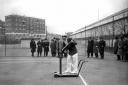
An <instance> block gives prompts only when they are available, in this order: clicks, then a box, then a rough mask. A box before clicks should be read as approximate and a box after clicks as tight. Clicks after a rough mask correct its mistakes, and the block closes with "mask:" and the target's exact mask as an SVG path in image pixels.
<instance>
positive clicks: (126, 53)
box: [114, 34, 128, 61]
mask: <svg viewBox="0 0 128 85" xmlns="http://www.w3.org/2000/svg"><path fill="white" fill-rule="evenodd" d="M114 54H116V55H117V60H121V61H128V34H126V35H121V36H119V37H116V38H115V43H114Z"/></svg>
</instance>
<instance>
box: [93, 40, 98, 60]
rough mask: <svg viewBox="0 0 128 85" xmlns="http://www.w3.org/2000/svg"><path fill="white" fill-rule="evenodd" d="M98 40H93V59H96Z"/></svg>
mask: <svg viewBox="0 0 128 85" xmlns="http://www.w3.org/2000/svg"><path fill="white" fill-rule="evenodd" d="M98 45H99V43H98V40H97V38H96V39H95V40H94V45H93V52H94V53H95V57H96V58H98Z"/></svg>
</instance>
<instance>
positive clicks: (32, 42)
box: [30, 39, 36, 56]
mask: <svg viewBox="0 0 128 85" xmlns="http://www.w3.org/2000/svg"><path fill="white" fill-rule="evenodd" d="M30 49H31V53H32V56H34V53H35V51H36V42H35V41H34V39H31V42H30Z"/></svg>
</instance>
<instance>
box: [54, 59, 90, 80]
mask: <svg viewBox="0 0 128 85" xmlns="http://www.w3.org/2000/svg"><path fill="white" fill-rule="evenodd" d="M85 62H88V61H85V60H84V59H81V60H80V61H79V63H78V68H79V69H78V73H70V74H63V73H62V57H59V72H54V78H58V77H79V73H80V71H81V68H82V66H83V64H84V63H85Z"/></svg>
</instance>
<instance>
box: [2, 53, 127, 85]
mask: <svg viewBox="0 0 128 85" xmlns="http://www.w3.org/2000/svg"><path fill="white" fill-rule="evenodd" d="M81 58H84V59H86V60H88V61H89V62H88V63H86V64H85V65H84V66H83V69H82V71H81V76H82V78H84V80H85V81H86V83H87V85H128V81H127V80H128V63H127V62H120V61H116V60H115V59H116V58H115V57H114V55H112V54H109V53H105V59H104V60H101V59H95V58H88V59H87V58H85V57H83V56H80V57H79V59H81ZM65 63H66V59H63V70H64V68H65ZM58 67H59V66H58V58H52V57H41V58H37V57H35V58H32V57H0V85H41V84H42V85H85V84H84V83H83V81H84V80H83V81H82V78H81V77H79V78H58V79H55V78H54V77H53V72H55V71H58Z"/></svg>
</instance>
